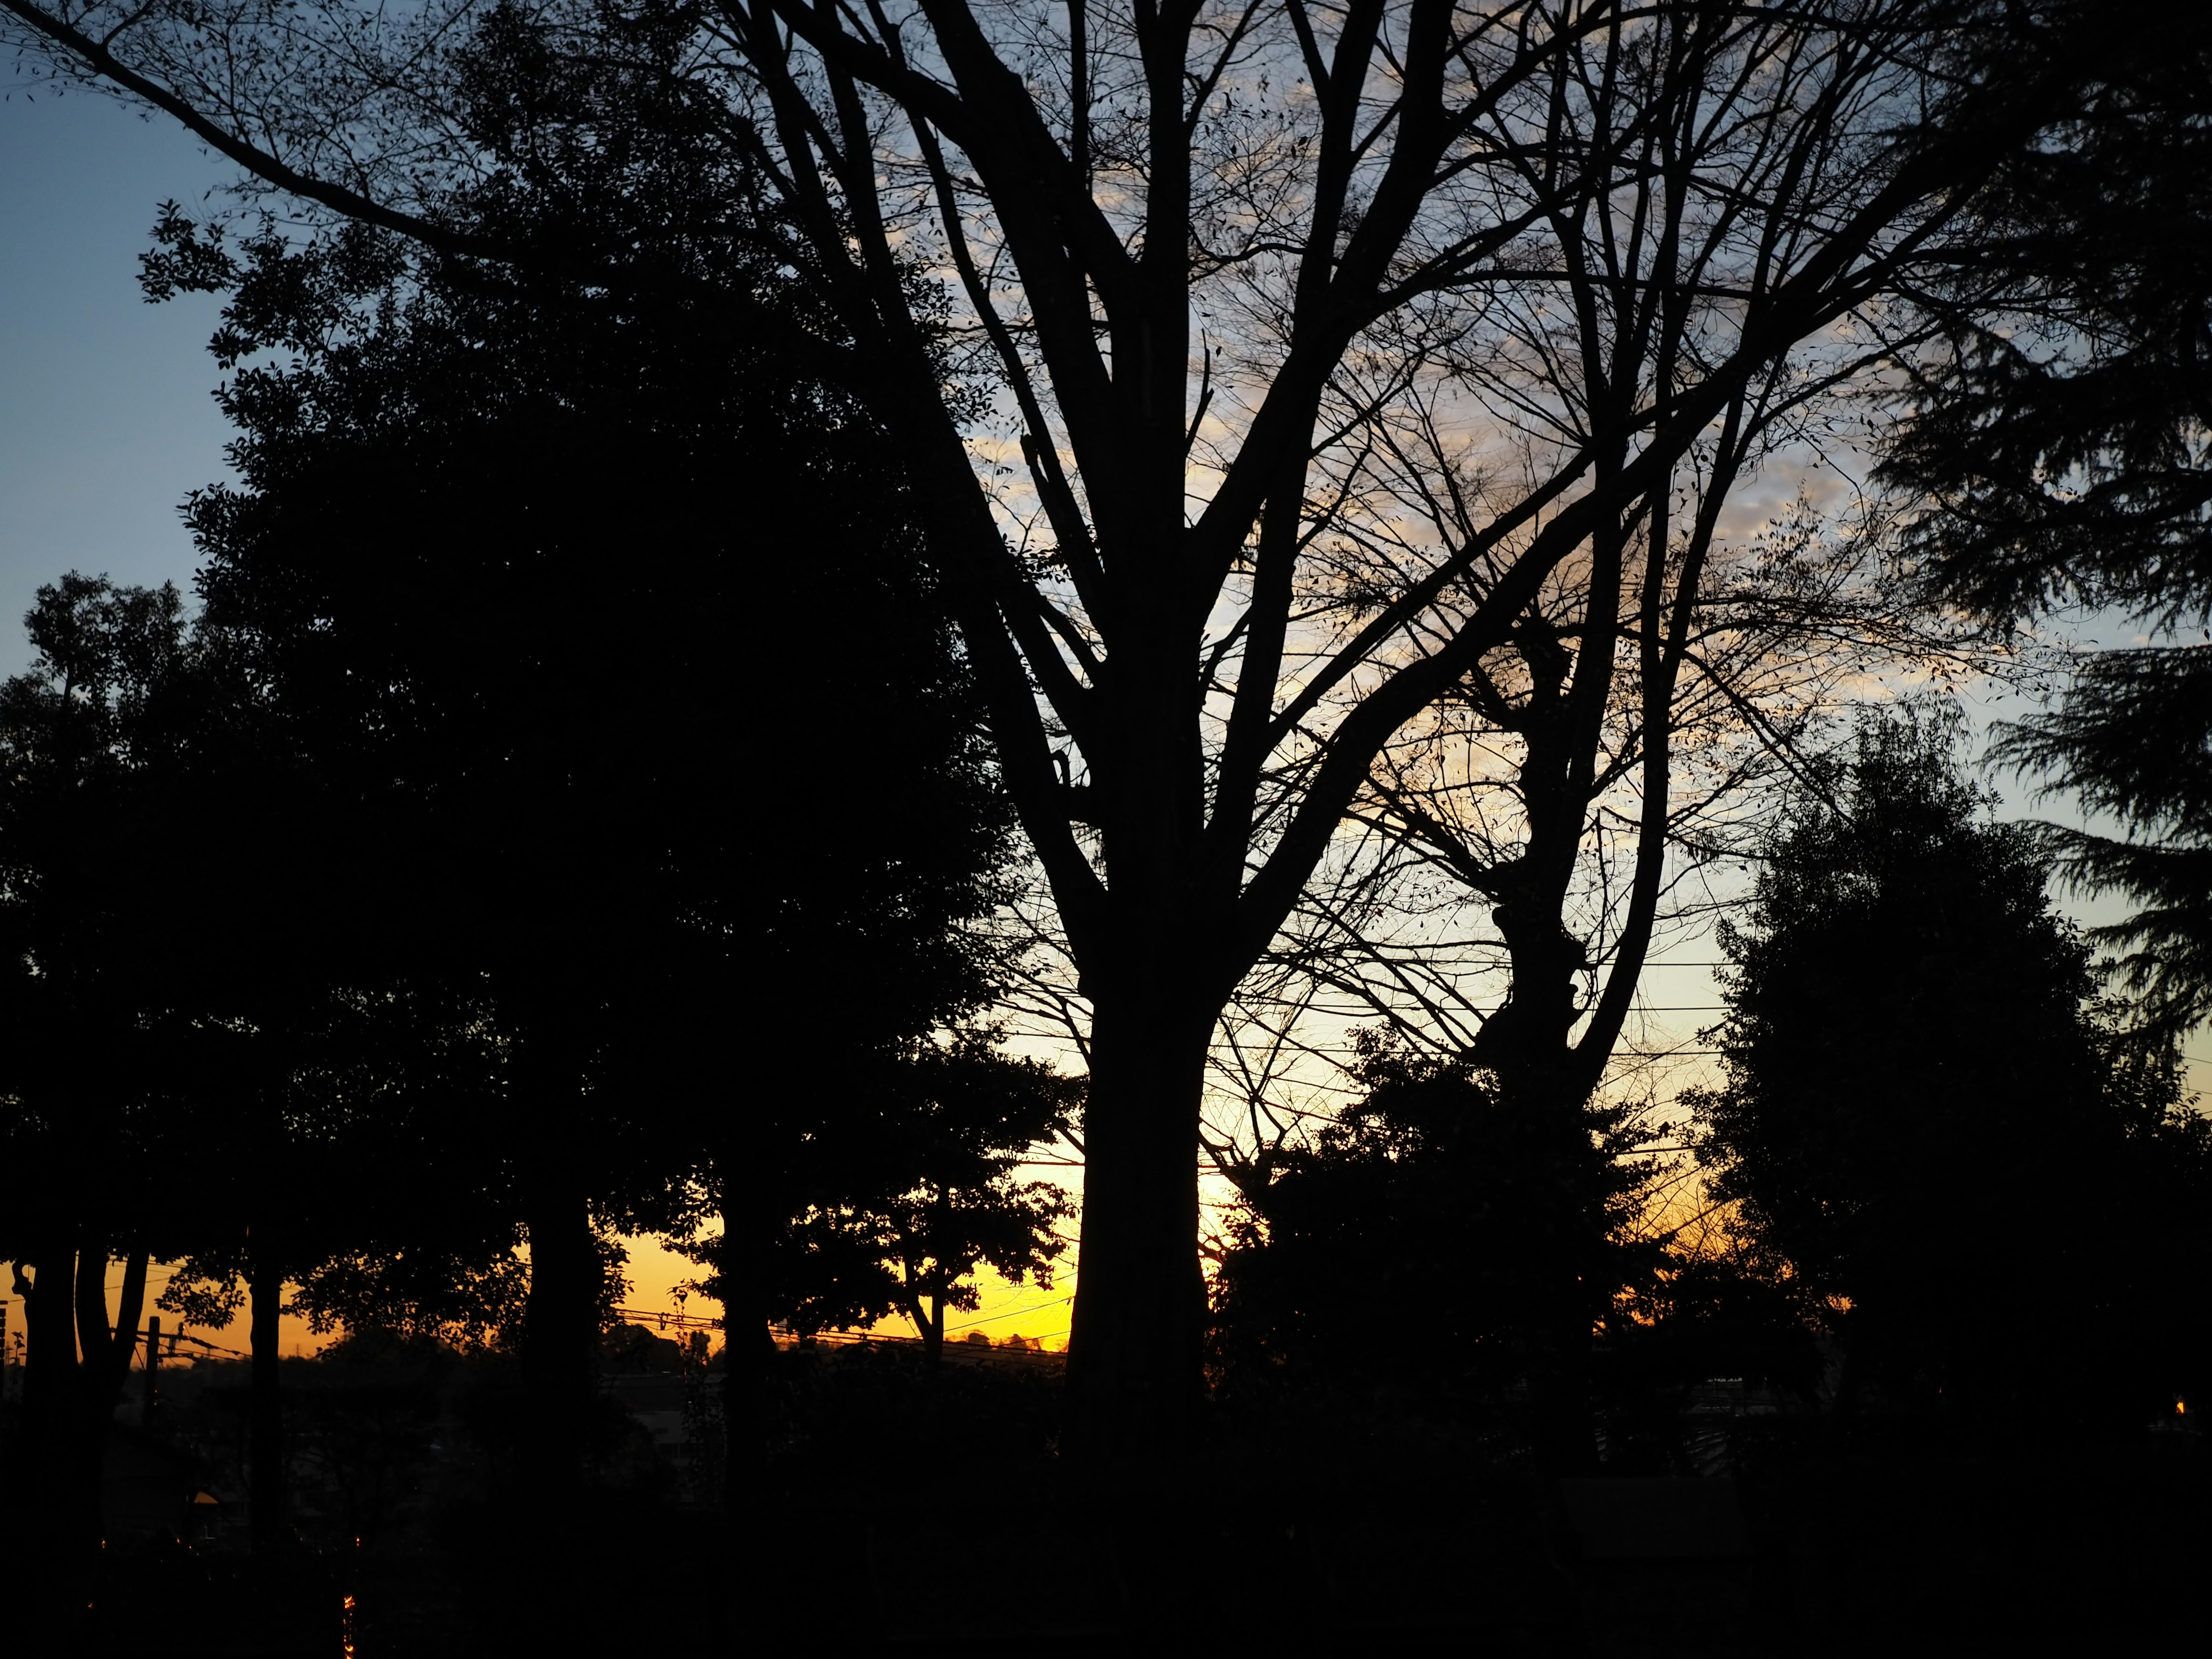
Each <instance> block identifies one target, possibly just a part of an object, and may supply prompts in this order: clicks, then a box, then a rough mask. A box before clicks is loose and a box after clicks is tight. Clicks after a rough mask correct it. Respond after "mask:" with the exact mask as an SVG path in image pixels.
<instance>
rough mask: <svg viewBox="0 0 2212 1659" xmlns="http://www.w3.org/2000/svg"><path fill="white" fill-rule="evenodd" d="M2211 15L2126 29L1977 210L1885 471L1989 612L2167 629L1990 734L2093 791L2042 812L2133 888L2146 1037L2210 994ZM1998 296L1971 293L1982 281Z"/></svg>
mask: <svg viewBox="0 0 2212 1659" xmlns="http://www.w3.org/2000/svg"><path fill="white" fill-rule="evenodd" d="M2209 50H2212V25H2209V24H2208V22H2207V21H2206V19H2204V18H2203V16H2201V15H2197V14H2195V13H2191V14H2189V15H2185V16H2179V15H2178V16H2176V17H2175V18H2173V19H2172V20H2171V27H2159V28H2156V29H2148V28H2147V29H2142V30H2133V31H2128V32H2126V38H2125V40H2124V42H2123V43H2122V52H2121V55H2120V57H2119V58H2118V59H2117V60H2116V62H2115V63H2114V64H2113V66H2112V70H2111V71H2110V72H2109V74H2108V75H2107V76H2106V78H2105V80H2104V81H2103V82H2102V83H2101V84H2100V86H2099V87H2098V88H2095V89H2094V91H2093V94H2092V95H2090V96H2087V97H2086V98H2085V99H2084V100H2083V101H2082V102H2081V106H2079V107H2078V108H2077V109H2076V110H2075V112H2073V114H2072V116H2071V117H2070V118H2069V120H2068V121H2066V122H2065V123H2064V124H2063V125H2062V126H2061V127H2060V128H2058V129H2057V131H2054V132H2053V133H2052V134H2051V137H2050V138H2049V139H2048V140H2047V141H2046V142H2045V143H2041V144H2039V145H2035V146H2031V147H2029V148H2027V149H2024V150H2023V151H2021V153H2020V154H2019V155H2017V156H2015V158H2013V159H2012V160H2011V161H2009V162H2008V164H2007V166H2006V167H2004V168H2003V169H2002V171H2001V172H2000V173H1999V174H1998V176H1997V178H1996V179H1995V180H1993V182H1992V185H1991V187H1990V189H1988V190H1987V191H1984V194H1983V196H1982V197H1981V199H1980V202H1979V204H1978V210H1977V219H1978V224H1979V226H1980V228H1981V231H1982V235H1983V241H1984V253H1983V256H1982V257H1981V258H1978V260H1976V261H1974V262H1972V263H1971V264H1967V265H1966V266H1965V267H1964V268H1963V269H1962V270H1961V272H1960V274H1959V276H1957V277H1956V278H1954V280H1953V281H1952V282H1950V283H1947V284H1943V285H1942V292H1943V295H1944V299H1945V303H1944V304H1943V305H1942V309H1941V314H1942V317H1943V319H1944V329H1943V332H1942V336H1941V337H1940V339H1939V341H1938V342H1937V343H1936V344H1937V348H1938V349H1931V350H1930V351H1929V352H1928V353H1926V354H1925V355H1924V356H1923V357H1922V358H1921V359H1920V360H1918V362H1917V365H1916V367H1917V373H1916V374H1914V375H1913V376H1912V377H1911V381H1910V385H1909V390H1908V393H1907V395H1908V396H1909V397H1910V398H1911V404H1910V406H1909V417H1908V418H1906V419H1905V420H1903V421H1902V422H1899V423H1898V425H1897V426H1896V427H1895V428H1894V431H1893V439H1892V441H1891V443H1890V446H1889V448H1888V453H1887V456H1886V459H1885V460H1884V463H1883V471H1884V473H1885V474H1886V476H1887V477H1888V478H1889V479H1890V480H1891V481H1892V482H1893V483H1898V484H1901V485H1903V486H1905V487H1906V488H1907V489H1911V490H1912V491H1914V492H1915V493H1917V495H1920V496H1921V497H1922V498H1923V500H1924V501H1925V502H1926V503H1927V510H1926V511H1925V512H1924V513H1923V514H1922V515H1921V517H1920V518H1919V519H1918V520H1917V526H1916V528H1915V531H1914V538H1915V540H1916V541H1917V552H1918V554H1919V556H1921V557H1922V558H1923V561H1924V562H1925V569H1924V577H1925V580H1926V583H1927V586H1928V587H1929V590H1930V592H1932V594H1933V595H1934V596H1935V597H1936V598H1938V599H1942V600H1944V601H1947V602H1949V603H1954V604H1958V605H1964V606H1966V607H1967V608H1968V609H1970V610H1971V611H1973V612H1975V613H1976V614H1978V615H1980V616H1982V617H1987V618H1990V619H1991V620H1993V621H1995V622H1996V623H2000V624H2003V625H2008V626H2009V625H2013V624H2017V623H2023V622H2025V621H2027V620H2029V619H2031V618H2033V617H2038V616H2040V615H2043V614H2046V613H2048V612H2050V611H2053V610H2057V609H2063V608H2065V607H2069V606H2073V605H2093V606H2112V607H2118V608H2119V609H2121V610H2123V611H2128V612H2133V613H2135V614H2136V615H2138V616H2140V617H2142V618H2144V619H2146V620H2148V621H2149V622H2150V623H2153V624H2154V627H2155V628H2157V629H2160V630H2163V631H2167V632H2168V633H2169V635H2170V637H2169V641H2166V642H2162V643H2160V644H2156V645H2154V646H2150V647H2142V648H2131V649H2124V650H2113V651H2106V652H2100V653H2095V654H2094V655H2093V656H2090V657H2088V658H2087V659H2086V660H2084V661H2083V662H2082V663H2081V665H2080V667H2079V670H2078V672H2077V673H2076V675H2075V679H2074V682H2073V684H2072V685H2071V687H2070V689H2069V690H2067V692H2066V693H2065V695H2064V696H2063V698H2062V699H2061V700H2060V702H2059V703H2058V706H2057V708H2054V709H2052V710H2050V711H2049V712H2047V713H2045V714H2039V715H2037V716H2034V717H2033V718H2031V719H2029V720H2026V721H2024V722H2022V723H2021V725H2020V726H2017V727H2015V728H2014V729H2013V730H2012V731H2011V732H2008V734H2005V735H2003V736H2002V738H2001V740H2000V744H1999V753H2000V754H2001V755H2002V756H2003V757H2005V758H2007V759H2008V760H2010V761H2012V762H2014V763H2017V764H2019V765H2020V766H2021V767H2022V768H2023V769H2031V770H2033V771H2036V772H2039V773H2040V774H2042V775H2043V776H2044V778H2045V780H2046V781H2048V783H2049V785H2050V787H2054V788H2057V789H2063V790H2068V791H2071V792H2073V793H2075V794H2076V795H2077V796H2078V797H2079V798H2080V799H2081V801H2082V803H2083V804H2084V805H2087V806H2088V807H2089V808H2091V809H2092V810H2093V811H2099V812H2103V813H2108V814H2110V815H2111V816H2112V817H2113V818H2115V819H2117V820H2118V823H2120V825H2121V826H2122V827H2123V829H2124V832H2125V833H2124V838H2119V839H2116V838H2113V837H2111V836H2100V835H2094V834H2087V833H2083V832H2081V831H2079V830H2073V829H2063V830H2054V831H2052V832H2051V833H2052V836H2053V842H2054V845H2055V846H2056V848H2057V849H2058V850H2059V852H2060V853H2061V854H2062V856H2063V859H2064V860H2065V862H2066V865H2067V867H2068V869H2069V872H2070V873H2071V875H2072V876H2073V877H2074V878H2075V879H2077V880H2078V881H2080V882H2081V883H2082V884H2084V885H2085V886H2087V887H2088V888H2090V889H2092V890H2111V891H2117V892H2120V893H2124V894H2125V895H2127V896H2130V898H2132V899H2133V900H2134V901H2135V902H2136V904H2137V905H2138V907H2140V908H2138V910H2137V912H2136V915H2134V916H2132V917H2130V919H2129V920H2127V921H2124V922H2121V923H2118V924H2115V925H2113V926H2111V927H2106V928H2103V929H2101V930H2100V932H2099V935H2098V937H2099V938H2100V939H2101V940H2103V941H2104V942H2106V943H2108V944H2111V945H2116V946H2118V947H2120V948H2122V949H2123V950H2124V951H2126V952H2127V967H2128V973H2129V978H2130V988H2131V989H2132V990H2134V991H2136V993H2138V994H2139V995H2140V996H2141V998H2142V1004H2141V1008H2140V1012H2141V1013H2142V1016H2143V1017H2144V1018H2145V1019H2146V1022H2147V1024H2148V1034H2149V1035H2150V1036H2151V1038H2152V1040H2153V1042H2154V1044H2155V1043H2156V1042H2160V1041H2164V1040H2166V1039H2169V1038H2171V1037H2172V1036H2175V1035H2177V1034H2178V1033H2179V1032H2181V1031H2184V1030H2187V1029H2188V1028H2189V1027H2190V1026H2191V1025H2193V1024H2197V1022H2199V1021H2200V1020H2202V1019H2203V1018H2204V1017H2205V1015H2206V1014H2207V1013H2208V1012H2212V849H2208V848H2207V847H2206V845H2205V842H2204V838H2203V825H2204V823H2206V821H2207V811H2208V808H2212V775H2208V769H2207V765H2206V757H2207V755H2208V753H2212V650H2208V649H2207V647H2203V646H2202V645H2197V644H2188V643H2183V642H2181V639H2182V637H2185V633H2186V630H2188V629H2194V628H2197V627H2199V626H2201V625H2202V624H2203V623H2206V622H2207V621H2208V620H2212V514H2208V507H2212V465H2208V457H2212V416H2208V414H2207V410H2212V259H2208V257H2207V253H2206V250H2207V248H2208V247H2212V187H2208V185H2207V182H2206V181H2207V178H2208V165H2209V164H2212V124H2208V119H2207V118H2208V115H2212V91H2208V81H2207V77H2206V75H2205V73H2204V64H2205V59H2206V55H2207V52H2208V51H2209ZM1993 279H1995V281H1996V283H2001V284H2002V285H2004V286H2005V287H2007V288H2008V289H2009V291H2010V294H2011V296H2012V297H2011V299H2010V301H2009V302H2008V303H2007V304H2005V305H2003V306H2001V307H1990V306H1989V305H1988V303H1987V296H1988V294H1989V292H1990V287H1991V285H1992V281H1993Z"/></svg>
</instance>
